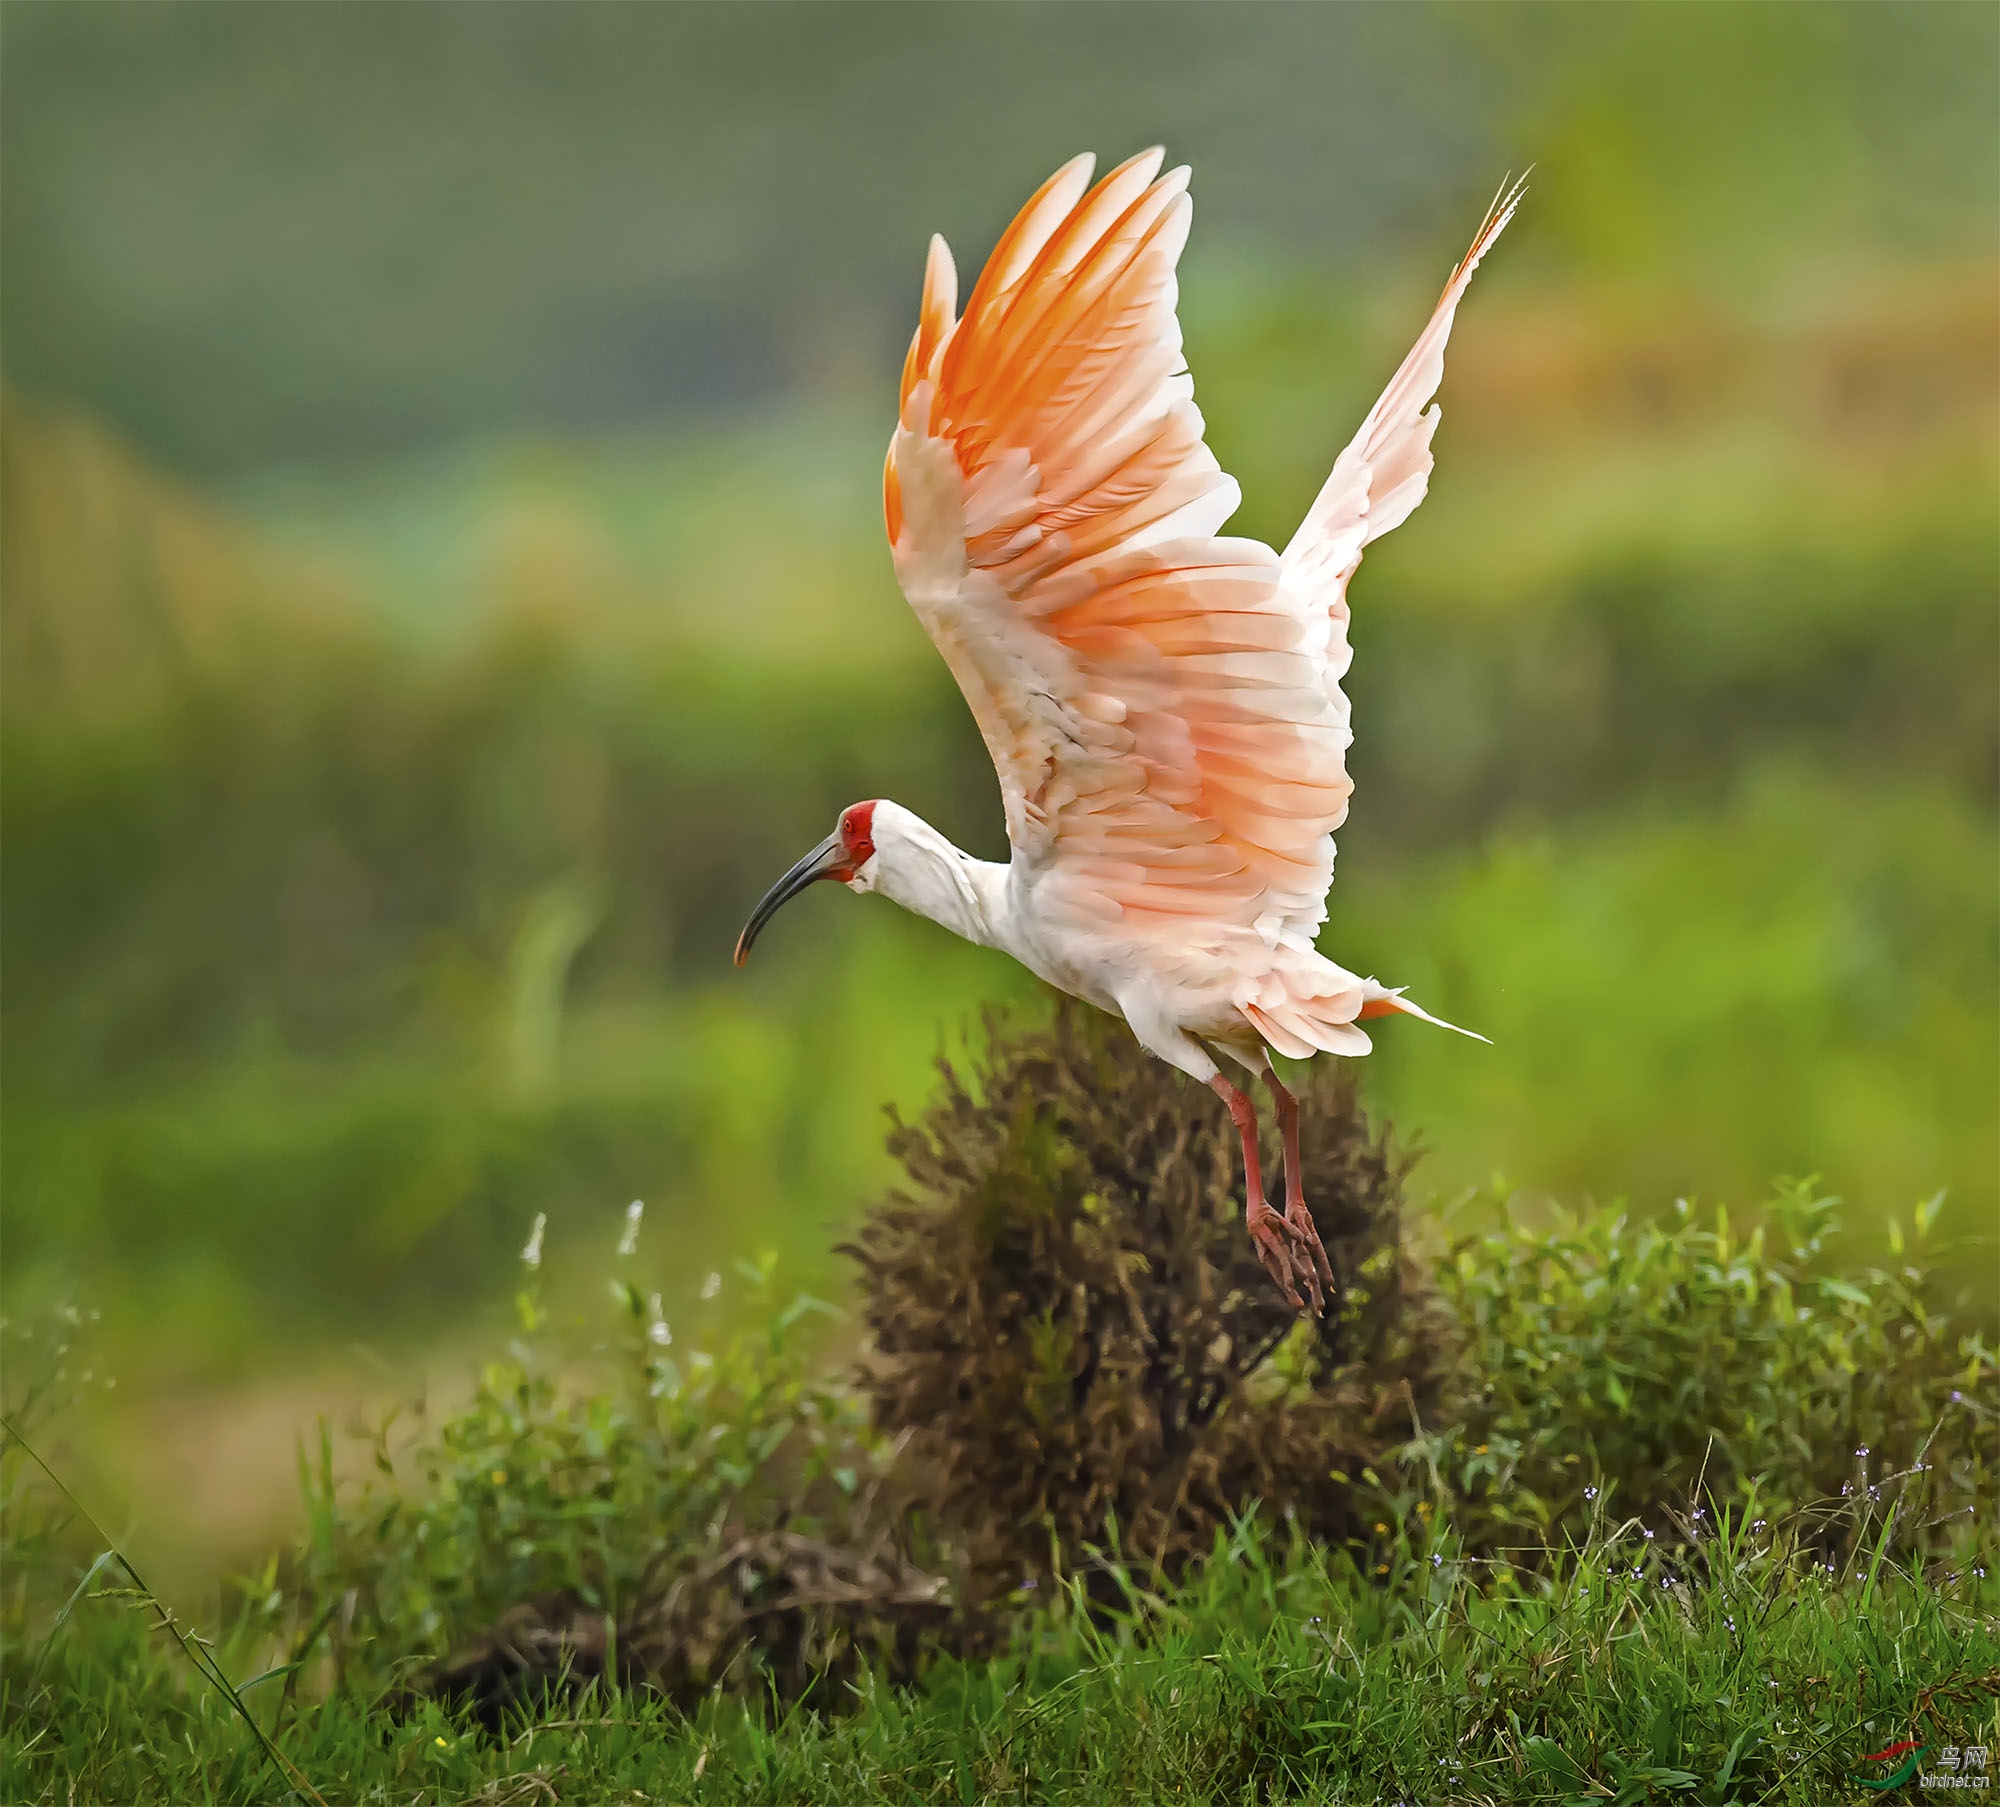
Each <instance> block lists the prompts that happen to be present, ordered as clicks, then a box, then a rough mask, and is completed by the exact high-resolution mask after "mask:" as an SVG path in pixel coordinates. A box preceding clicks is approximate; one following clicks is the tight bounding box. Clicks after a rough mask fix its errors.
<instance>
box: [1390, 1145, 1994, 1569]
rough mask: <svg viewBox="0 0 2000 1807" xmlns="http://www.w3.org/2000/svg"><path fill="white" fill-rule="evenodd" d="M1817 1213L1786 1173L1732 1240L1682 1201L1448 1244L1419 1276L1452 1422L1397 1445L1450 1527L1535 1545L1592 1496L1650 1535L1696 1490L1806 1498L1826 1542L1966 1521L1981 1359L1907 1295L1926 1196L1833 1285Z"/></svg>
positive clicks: (1989, 1394) (1930, 1535)
mask: <svg viewBox="0 0 2000 1807" xmlns="http://www.w3.org/2000/svg"><path fill="white" fill-rule="evenodd" d="M1838 1205H1839V1201H1838V1200H1835V1199H1831V1198H1826V1197H1822V1196H1820V1195H1819V1194H1818V1193H1817V1192H1816V1191H1815V1190H1814V1188H1813V1186H1812V1185H1811V1183H1810V1182H1799V1183H1795V1184H1792V1185H1789V1186H1786V1187H1784V1188H1782V1189H1780V1191H1779V1192H1778V1193H1777V1195H1776V1196H1775V1198H1774V1199H1773V1200H1772V1202H1771V1204H1770V1206H1769V1209H1768V1212H1767V1214H1766V1218H1765V1221H1763V1222H1761V1223H1757V1224H1754V1225H1752V1226H1751V1227H1750V1228H1749V1229H1748V1230H1747V1231H1746V1230H1745V1229H1743V1228H1742V1227H1740V1226H1732V1224H1731V1222H1730V1218H1729V1214H1728V1212H1727V1211H1726V1210H1724V1209H1721V1208H1717V1209H1716V1210H1715V1211H1714V1212H1713V1213H1712V1214H1709V1215H1706V1216H1704V1215H1702V1214H1699V1213H1697V1212H1696V1211H1695V1209H1694V1208H1693V1206H1692V1205H1690V1204H1689V1203H1688V1202H1686V1201H1685V1200H1683V1201H1681V1202H1679V1203H1678V1204H1677V1205H1676V1206H1675V1208H1674V1211H1673V1213H1672V1215H1671V1216H1670V1217H1669V1218H1668V1219H1667V1220H1665V1221H1664V1222H1652V1221H1646V1220H1644V1219H1641V1218H1639V1217H1637V1216H1636V1215H1635V1214H1634V1213H1632V1212H1631V1211H1630V1210H1629V1209H1627V1208H1625V1207H1623V1206H1613V1207H1609V1208H1601V1209H1597V1210H1594V1211H1590V1212H1584V1213H1578V1214H1576V1215H1563V1216H1558V1217H1557V1218H1556V1220H1555V1221H1554V1222H1553V1223H1549V1224H1545V1225H1541V1226H1535V1225H1531V1224H1528V1223H1526V1222H1523V1221H1519V1220H1518V1219H1517V1220H1514V1221H1510V1222H1506V1223H1504V1224H1502V1225H1501V1226H1500V1227H1498V1228H1495V1229H1491V1230H1488V1231H1485V1232H1483V1233H1475V1234H1469V1235H1465V1236H1462V1237H1461V1238H1459V1239H1458V1240H1457V1241H1456V1242H1455V1243H1454V1244H1453V1246H1452V1247H1451V1249H1450V1251H1449V1253H1448V1254H1447V1255H1446V1257H1445V1258H1444V1259H1443V1260H1442V1261H1441V1262H1440V1263H1439V1264H1438V1268H1437V1274H1436V1284H1437V1285H1438V1287H1439V1289H1440V1294H1441V1297H1442V1301H1443V1303H1444V1305H1445V1306H1446V1308H1447V1309H1448V1310H1449V1311H1450V1313H1451V1316H1452V1317H1453V1319H1454V1320H1455V1322H1456V1324H1457V1327H1458V1331H1459V1340H1458V1342H1457V1344H1456V1355H1455V1361H1454V1368H1453V1374H1452V1378H1453V1381H1454V1382H1455V1385H1456V1391H1457V1393H1458V1395H1459V1397H1460V1399H1461V1401H1462V1408H1461V1416H1460V1419H1459V1421H1458V1422H1457V1423H1456V1424H1453V1425H1451V1426H1449V1427H1442V1428H1437V1429H1435V1430H1434V1431H1433V1432H1432V1433H1431V1434H1430V1435H1428V1436H1426V1437H1425V1438H1423V1439H1420V1440H1418V1441H1416V1442H1415V1443H1413V1444H1412V1445H1411V1449H1410V1452H1409V1453H1410V1454H1411V1455H1414V1456H1418V1457H1420V1458H1421V1459H1422V1461H1423V1462H1425V1463H1428V1464H1429V1465H1430V1466H1431V1469H1432V1472H1433V1473H1434V1474H1435V1475H1436V1476H1438V1477H1440V1479H1441V1480H1442V1482H1443V1486H1444V1491H1445V1493H1446V1495H1447V1497H1448V1499H1449V1502H1450V1506H1449V1509H1450V1511H1451V1512H1452V1514H1453V1516H1454V1517H1455V1518H1456V1519H1457V1520H1458V1521H1459V1522H1460V1524H1461V1527H1462V1529H1463V1530H1464V1531H1465V1533H1466V1534H1467V1535H1468V1536H1470V1537H1472V1538H1473V1539H1474V1540H1475V1541H1486V1542H1491V1541H1494V1540H1497V1539H1502V1538H1509V1537H1513V1536H1515V1535H1516V1534H1518V1533H1519V1532H1521V1531H1524V1530H1525V1531H1530V1532H1533V1533H1534V1534H1535V1535H1537V1536H1538V1537H1541V1538H1554V1537H1555V1536H1557V1534H1558V1531H1559V1528H1560V1527H1563V1526H1569V1527H1574V1526H1575V1525H1577V1524H1579V1523H1580V1522H1581V1521H1582V1520H1583V1519H1584V1518H1585V1517H1587V1516H1588V1515H1589V1514H1590V1512H1591V1511H1592V1509H1593V1506H1592V1503H1593V1502H1594V1501H1596V1500H1598V1499H1600V1498H1601V1497H1606V1496H1609V1497H1611V1498H1612V1499H1614V1500H1615V1504H1616V1509H1617V1510H1618V1511H1621V1512H1625V1513H1630V1514H1637V1515H1639V1516H1641V1517H1643V1518H1648V1519H1651V1520H1652V1521H1653V1522H1654V1523H1656V1524H1662V1525H1664V1522H1665V1519H1666V1517H1667V1515H1668V1514H1670V1513H1674V1512H1680V1511H1686V1510H1688V1509H1690V1508H1695V1507H1702V1506H1703V1505H1704V1502H1706V1503H1707V1504H1708V1505H1709V1506H1712V1505H1713V1504H1714V1503H1715V1502H1718V1501H1720V1502H1729V1503H1732V1504H1735V1505H1737V1506H1739V1507H1748V1505H1749V1504H1750V1502H1751V1501H1752V1500H1753V1499H1754V1500H1755V1501H1756V1502H1757V1503H1758V1505H1759V1506H1760V1507H1761V1508H1762V1509H1763V1510H1764V1511H1765V1512H1766V1513H1768V1514H1769V1515H1770V1516H1772V1517H1774V1518H1775V1517H1777V1516H1779V1515H1781V1514H1784V1515H1789V1514H1791V1513H1795V1512H1798V1511H1801V1510H1804V1509H1807V1508H1814V1509H1818V1511H1817V1518H1816V1521H1815V1522H1816V1523H1817V1525H1818V1527H1819V1528H1818V1530H1817V1532H1816V1534H1815V1535H1816V1536H1817V1538H1818V1540H1819V1541H1820V1542H1821V1544H1822V1545H1823V1546H1824V1547H1825V1548H1826V1549H1827V1550H1828V1551H1829V1552H1830V1551H1832V1550H1834V1549H1835V1548H1840V1549H1847V1548H1850V1547H1851V1546H1852V1545H1853V1543H1854V1541H1855V1539H1856V1538H1857V1537H1859V1536H1866V1535H1870V1534H1872V1533H1874V1532H1877V1531H1879V1530H1880V1529H1881V1527H1882V1523H1883V1521H1884V1520H1885V1519H1888V1520H1890V1521H1892V1523H1893V1527H1894V1535H1895V1537H1896V1540H1897V1541H1898V1542H1899V1544H1901V1545H1902V1546H1905V1547H1923V1546H1926V1545H1932V1544H1936V1543H1938V1542H1940V1541H1941V1540H1948V1539H1949V1538H1950V1536H1951V1533H1952V1529H1953V1528H1954V1526H1957V1527H1963V1526H1964V1523H1965V1521H1966V1519H1968V1518H1972V1517H1978V1516H1979V1515H1980V1514H1981V1513H1985V1514H1987V1515H1990V1514H1991V1512H1992V1509H1993V1484H1994V1473H1995V1459H1996V1453H2000V1451H1996V1432H2000V1410H1997V1409H1996V1408H2000V1390H1996V1384H1995V1383H1996V1381H1997V1380H2000V1363H1997V1362H1996V1356H1995V1352H1994V1350H1993V1349H1992V1348H1991V1347H1990V1346H1989V1345H1988V1344H1987V1343H1986V1342H1985V1341H1984V1340H1983V1338H1982V1337H1980V1336H1979V1335H1977V1334H1970V1335H1967V1334H1959V1333H1955V1332H1954V1331H1953V1329H1952V1328H1951V1326H1950V1325H1949V1323H1948V1322H1947V1321H1946V1319H1945V1318H1944V1317H1943V1316H1942V1315H1941V1314H1940V1313H1938V1312H1937V1311H1935V1310H1934V1309H1933V1308H1932V1307H1931V1306H1930V1304H1929V1303H1928V1302H1927V1297H1926V1295H1927V1293H1928V1292H1929V1291H1931V1290H1932V1289H1933V1286H1934V1282H1935V1275H1934V1272H1933V1267H1932V1262H1931V1258H1930V1255H1929V1248H1928V1241H1929V1236H1930V1233H1931V1229H1932V1226H1933V1223H1934V1221H1935V1218H1936V1214H1937V1208H1938V1201H1937V1200H1935V1199H1933V1200H1931V1201H1929V1202H1928V1203H1927V1204H1924V1205H1922V1206H1920V1207H1919V1208H1918V1210H1917V1212H1916V1214H1915V1220H1914V1223H1913V1226H1912V1229H1911V1231H1910V1232H1909V1233H1908V1234H1907V1235H1905V1233H1904V1232H1903V1231H1902V1230H1901V1229H1900V1228H1899V1227H1898V1226H1897V1225H1896V1224H1894V1223H1893V1222H1892V1223H1891V1225H1890V1230H1889V1250H1888V1253H1889V1254H1890V1256H1891V1259H1892V1265H1890V1266H1887V1267H1881V1268H1868V1269H1865V1270H1862V1271H1859V1272H1849V1273H1846V1274H1838V1273H1832V1272H1828V1271H1827V1254H1828V1248H1829V1245H1830V1244H1831V1242H1832V1241H1833V1239H1834V1237H1835V1236H1836V1235H1837V1233H1838V1230H1839V1217H1838ZM1843 1501H1844V1502H1846V1505H1845V1507H1844V1508H1843V1507H1842V1504H1841V1503H1842V1502H1843ZM1829 1506H1830V1508H1831V1509H1828V1508H1829Z"/></svg>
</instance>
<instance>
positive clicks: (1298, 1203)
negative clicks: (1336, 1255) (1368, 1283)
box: [1285, 1198, 1339, 1309]
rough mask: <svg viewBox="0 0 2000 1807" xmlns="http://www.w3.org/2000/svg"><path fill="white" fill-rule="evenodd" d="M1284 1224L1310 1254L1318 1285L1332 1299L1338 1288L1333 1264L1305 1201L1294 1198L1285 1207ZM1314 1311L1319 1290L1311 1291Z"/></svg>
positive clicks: (1317, 1303)
mask: <svg viewBox="0 0 2000 1807" xmlns="http://www.w3.org/2000/svg"><path fill="white" fill-rule="evenodd" d="M1285 1222H1286V1223H1287V1224H1288V1225H1290V1226H1291V1228H1292V1230H1293V1232H1294V1233H1295V1234H1296V1235H1297V1237H1298V1239H1299V1241H1300V1243H1301V1244H1302V1245H1303V1246H1304V1247H1305V1248H1306V1249H1307V1250H1308V1251H1309V1252H1310V1253H1311V1255H1312V1264H1313V1267H1314V1269H1315V1270H1316V1271H1317V1273H1318V1275H1319V1279H1320V1284H1321V1285H1323V1286H1324V1287H1325V1288H1326V1296H1327V1297H1328V1298H1332V1297H1333V1296H1334V1295H1335V1294H1336V1293H1337V1292H1338V1291H1339V1288H1338V1287H1337V1286H1335V1284H1334V1280H1333V1263H1332V1262H1331V1261H1330V1260H1328V1258H1327V1253H1326V1245H1325V1244H1324V1243H1323V1242H1321V1241H1320V1239H1319V1225H1318V1224H1316V1223H1314V1222H1313V1219H1312V1213H1311V1212H1310V1211H1308V1210H1307V1209H1306V1201H1305V1200H1304V1199H1302V1198H1295V1199H1293V1200H1292V1201H1291V1203H1290V1204H1288V1205H1287V1206H1286V1207H1285ZM1313 1303H1314V1307H1315V1309H1317V1308H1318V1307H1319V1290H1318V1288H1317V1287H1315V1288H1314V1290H1313Z"/></svg>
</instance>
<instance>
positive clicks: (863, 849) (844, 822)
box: [827, 802, 875, 884]
mask: <svg viewBox="0 0 2000 1807" xmlns="http://www.w3.org/2000/svg"><path fill="white" fill-rule="evenodd" d="M874 836H875V805H874V804H873V803H872V802H869V803H850V804H849V805H848V806H847V807H846V808H845V809H844V810H842V811H841V812H840V846H841V851H842V852H844V853H845V854H846V855H847V865H846V869H845V870H844V871H840V872H832V873H829V874H828V875H827V876H828V877H829V878H837V879H839V880H840V882H841V883H842V884H845V883H846V882H847V881H848V880H849V879H851V878H852V877H853V876H854V875H855V874H856V873H857V872H859V871H860V870H861V868H862V867H863V866H865V865H867V863H868V862H869V861H870V860H871V859H873V858H874V857H875V839H874Z"/></svg>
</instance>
